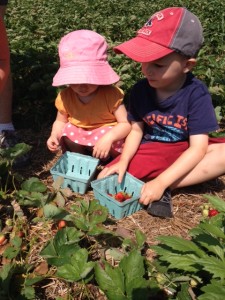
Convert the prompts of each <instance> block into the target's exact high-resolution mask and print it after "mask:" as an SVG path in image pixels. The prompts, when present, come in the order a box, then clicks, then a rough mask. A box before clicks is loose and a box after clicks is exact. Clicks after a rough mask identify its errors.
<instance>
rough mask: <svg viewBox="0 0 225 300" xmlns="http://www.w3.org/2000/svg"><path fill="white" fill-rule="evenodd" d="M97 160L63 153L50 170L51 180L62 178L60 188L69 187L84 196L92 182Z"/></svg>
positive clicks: (76, 154) (86, 156)
mask: <svg viewBox="0 0 225 300" xmlns="http://www.w3.org/2000/svg"><path fill="white" fill-rule="evenodd" d="M98 163H99V159H97V158H94V157H92V156H88V155H83V154H79V153H73V152H69V151H67V152H65V153H64V154H63V155H62V156H61V157H60V158H59V160H58V161H57V162H56V164H55V165H54V166H53V167H52V168H51V169H50V172H51V174H52V176H53V179H54V180H56V178H57V177H58V176H61V177H63V178H64V182H63V185H62V187H63V188H65V187H70V188H71V189H72V190H73V191H74V192H78V193H80V194H84V193H85V192H86V190H87V188H88V186H89V184H90V181H91V180H92V178H93V176H94V174H95V171H96V168H97V165H98Z"/></svg>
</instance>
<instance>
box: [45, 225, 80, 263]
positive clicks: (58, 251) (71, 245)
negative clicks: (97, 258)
mask: <svg viewBox="0 0 225 300" xmlns="http://www.w3.org/2000/svg"><path fill="white" fill-rule="evenodd" d="M80 236H81V233H79V232H78V231H77V230H76V229H75V228H68V227H66V228H63V229H61V230H59V231H58V232H57V233H56V235H55V237H54V239H53V240H51V241H49V242H48V244H47V246H46V247H45V248H44V249H43V250H42V251H41V253H40V255H41V256H42V257H44V258H46V259H47V261H48V263H49V264H51V265H54V266H61V265H64V264H69V263H70V261H71V256H72V254H73V253H74V251H76V250H78V249H80V246H79V245H78V244H77V243H78V241H79V240H80Z"/></svg>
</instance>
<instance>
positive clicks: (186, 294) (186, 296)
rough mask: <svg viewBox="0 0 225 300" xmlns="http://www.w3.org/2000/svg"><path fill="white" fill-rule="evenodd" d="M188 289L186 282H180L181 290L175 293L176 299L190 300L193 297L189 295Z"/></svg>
mask: <svg viewBox="0 0 225 300" xmlns="http://www.w3.org/2000/svg"><path fill="white" fill-rule="evenodd" d="M188 289H189V284H188V283H181V291H180V292H178V293H177V296H176V300H192V299H193V298H192V297H191V296H190V294H189V291H188Z"/></svg>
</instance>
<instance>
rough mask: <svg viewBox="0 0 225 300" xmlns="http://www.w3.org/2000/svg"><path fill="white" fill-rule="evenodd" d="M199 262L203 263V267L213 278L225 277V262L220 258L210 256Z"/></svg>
mask: <svg viewBox="0 0 225 300" xmlns="http://www.w3.org/2000/svg"><path fill="white" fill-rule="evenodd" d="M198 263H199V264H201V265H202V267H203V269H204V270H206V271H208V272H210V273H211V274H212V275H213V278H221V279H224V278H225V262H224V261H221V260H219V259H218V258H216V257H212V256H210V257H208V258H206V257H205V258H204V259H199V261H198Z"/></svg>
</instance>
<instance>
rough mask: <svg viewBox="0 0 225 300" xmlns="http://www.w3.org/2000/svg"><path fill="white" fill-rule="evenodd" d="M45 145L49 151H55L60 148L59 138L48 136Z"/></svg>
mask: <svg viewBox="0 0 225 300" xmlns="http://www.w3.org/2000/svg"><path fill="white" fill-rule="evenodd" d="M47 147H48V149H49V150H50V151H51V152H57V151H58V150H59V149H60V144H59V140H58V139H57V138H56V137H54V136H50V138H49V139H48V140H47Z"/></svg>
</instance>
